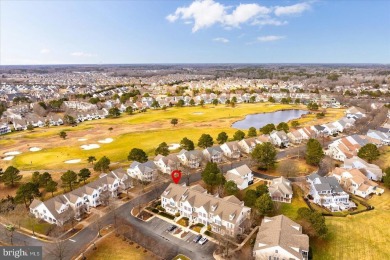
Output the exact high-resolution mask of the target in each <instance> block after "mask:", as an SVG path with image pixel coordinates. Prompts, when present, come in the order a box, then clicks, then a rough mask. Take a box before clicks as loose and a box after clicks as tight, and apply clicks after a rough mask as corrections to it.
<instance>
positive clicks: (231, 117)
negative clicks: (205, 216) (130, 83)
mask: <svg viewBox="0 0 390 260" xmlns="http://www.w3.org/2000/svg"><path fill="white" fill-rule="evenodd" d="M280 109H305V107H304V106H301V105H282V104H270V103H257V104H240V105H237V106H236V107H235V108H231V107H226V106H224V105H218V106H206V107H204V108H202V107H184V108H169V109H168V110H166V111H163V110H149V111H148V112H146V113H137V114H135V115H132V116H128V115H123V116H122V117H120V118H116V119H103V120H92V121H87V122H83V123H81V124H80V125H78V126H77V127H68V126H60V127H50V128H37V129H35V130H34V131H33V132H28V131H23V132H16V133H13V134H11V135H7V136H6V138H4V139H0V142H1V143H2V144H3V145H2V146H3V147H4V149H7V148H8V147H10V148H14V149H15V150H19V151H21V152H22V154H20V155H18V156H16V157H15V158H14V159H13V160H12V161H9V162H7V161H0V166H3V167H6V166H8V165H11V164H12V165H14V166H15V167H18V168H19V169H21V170H42V169H45V170H50V169H52V170H57V169H63V168H67V169H80V168H82V167H86V166H88V164H87V161H86V159H87V157H88V156H95V157H97V158H100V157H102V156H104V155H106V156H108V157H109V158H110V159H111V161H112V162H126V160H127V155H128V153H129V151H130V150H131V149H132V148H135V147H137V148H141V149H143V150H145V151H146V152H147V153H148V154H149V155H154V149H155V148H156V147H157V146H158V145H159V144H160V143H161V142H167V143H168V144H169V143H179V142H180V140H181V139H182V138H184V137H187V138H189V139H191V140H193V141H194V143H195V144H196V143H197V141H198V139H199V137H200V136H201V135H202V134H203V133H208V134H210V135H211V136H212V137H213V138H214V139H216V137H217V135H218V134H219V133H220V132H222V131H225V132H227V133H228V135H229V137H230V138H231V137H232V135H233V133H234V132H235V131H236V129H234V128H231V124H232V123H233V122H235V121H237V120H240V119H243V118H244V117H245V116H246V115H247V114H254V113H261V112H264V113H265V112H274V111H277V110H280ZM172 118H178V119H179V123H178V125H176V126H175V127H173V126H172V125H171V124H170V120H171V119H172ZM301 120H305V121H306V120H307V118H302V119H301ZM328 120H334V118H328ZM110 127H112V128H113V131H109V130H108V128H110ZM62 130H66V131H68V137H67V139H66V140H62V139H61V138H60V137H59V136H58V133H59V132H60V131H62ZM82 137H87V138H88V141H86V142H79V141H78V139H79V138H82ZM107 137H111V138H113V139H114V141H113V142H112V143H109V144H101V143H99V145H100V148H98V149H93V150H88V151H85V150H82V149H81V148H80V145H82V144H86V143H97V141H98V140H101V139H104V138H107ZM26 146H27V147H26ZM28 146H30V147H31V146H38V147H43V148H44V149H42V150H41V151H38V152H29V151H28ZM7 150H10V149H7ZM72 159H81V160H82V161H81V162H80V163H78V164H65V163H64V161H67V160H72Z"/></svg>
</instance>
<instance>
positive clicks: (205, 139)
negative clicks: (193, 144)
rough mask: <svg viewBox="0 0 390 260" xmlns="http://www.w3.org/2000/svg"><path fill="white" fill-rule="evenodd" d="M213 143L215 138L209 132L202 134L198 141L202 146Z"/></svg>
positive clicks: (208, 145) (205, 146)
mask: <svg viewBox="0 0 390 260" xmlns="http://www.w3.org/2000/svg"><path fill="white" fill-rule="evenodd" d="M213 144H214V141H213V138H212V137H211V135H209V134H202V135H201V137H200V138H199V141H198V146H199V147H201V148H207V147H211V146H213Z"/></svg>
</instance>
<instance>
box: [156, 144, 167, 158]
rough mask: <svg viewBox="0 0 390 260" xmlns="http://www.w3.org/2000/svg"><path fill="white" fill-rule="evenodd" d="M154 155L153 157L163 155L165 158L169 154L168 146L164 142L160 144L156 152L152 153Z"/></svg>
mask: <svg viewBox="0 0 390 260" xmlns="http://www.w3.org/2000/svg"><path fill="white" fill-rule="evenodd" d="M154 154H155V155H159V154H161V155H163V156H167V155H168V154H169V146H168V145H167V143H166V142H163V143H161V144H160V145H159V146H158V147H157V148H156V150H155V151H154Z"/></svg>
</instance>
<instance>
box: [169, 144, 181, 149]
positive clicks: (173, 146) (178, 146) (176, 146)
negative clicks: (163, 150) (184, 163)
mask: <svg viewBox="0 0 390 260" xmlns="http://www.w3.org/2000/svg"><path fill="white" fill-rule="evenodd" d="M178 148H180V144H170V145H169V147H168V149H169V150H176V149H178Z"/></svg>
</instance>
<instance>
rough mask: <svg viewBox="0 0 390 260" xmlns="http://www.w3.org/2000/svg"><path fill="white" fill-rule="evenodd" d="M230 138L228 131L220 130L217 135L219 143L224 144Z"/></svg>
mask: <svg viewBox="0 0 390 260" xmlns="http://www.w3.org/2000/svg"><path fill="white" fill-rule="evenodd" d="M227 140H228V135H227V134H226V132H220V133H219V134H218V137H217V142H218V144H224V143H226V141H227Z"/></svg>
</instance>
